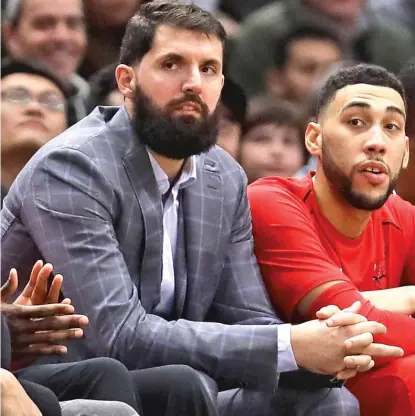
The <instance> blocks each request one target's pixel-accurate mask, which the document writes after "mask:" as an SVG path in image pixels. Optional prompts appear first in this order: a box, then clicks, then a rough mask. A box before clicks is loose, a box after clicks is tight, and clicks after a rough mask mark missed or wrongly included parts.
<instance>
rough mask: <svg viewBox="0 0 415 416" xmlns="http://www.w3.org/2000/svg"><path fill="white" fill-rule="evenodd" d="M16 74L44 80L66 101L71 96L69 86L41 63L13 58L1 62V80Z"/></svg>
mask: <svg viewBox="0 0 415 416" xmlns="http://www.w3.org/2000/svg"><path fill="white" fill-rule="evenodd" d="M16 73H23V74H31V75H38V76H40V77H43V78H46V79H47V80H49V81H51V82H52V83H54V84H55V85H56V87H58V88H59V90H60V91H61V92H62V94H63V96H64V97H65V98H66V99H67V100H68V99H69V98H70V97H71V96H72V91H71V89H70V86H69V85H68V84H66V82H65V81H64V80H62V79H61V78H60V77H59V76H58V75H56V74H55V73H54V72H53V71H52V70H50V69H49V67H48V66H46V65H45V64H44V63H42V62H38V61H33V60H30V61H29V60H26V59H14V58H4V59H2V60H1V78H4V77H6V76H7V75H11V74H16Z"/></svg>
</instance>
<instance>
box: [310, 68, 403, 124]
mask: <svg viewBox="0 0 415 416" xmlns="http://www.w3.org/2000/svg"><path fill="white" fill-rule="evenodd" d="M356 84H369V85H375V86H379V87H387V88H392V89H393V90H395V91H397V92H398V93H399V95H400V96H401V97H402V99H403V101H404V103H405V108H406V96H405V91H404V88H403V86H402V84H401V82H400V81H399V79H398V78H397V77H396V76H395V75H394V74H392V73H391V72H389V71H388V70H387V69H385V68H383V67H381V66H378V65H372V64H358V65H354V66H352V67H347V68H341V69H339V70H338V71H337V72H335V73H334V74H333V75H331V76H330V77H329V79H328V80H327V82H326V83H325V84H324V86H323V87H322V89H321V92H320V96H319V98H318V100H317V108H316V113H317V117H319V116H320V115H321V112H322V111H323V109H324V108H326V106H327V105H328V104H329V103H330V102H331V100H333V98H334V97H335V95H336V93H337V91H338V90H341V89H342V88H344V87H347V86H348V85H356Z"/></svg>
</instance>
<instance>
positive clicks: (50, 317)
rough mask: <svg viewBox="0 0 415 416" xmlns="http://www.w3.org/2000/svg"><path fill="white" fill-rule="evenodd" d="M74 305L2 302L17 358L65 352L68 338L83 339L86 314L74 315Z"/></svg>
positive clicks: (13, 352)
mask: <svg viewBox="0 0 415 416" xmlns="http://www.w3.org/2000/svg"><path fill="white" fill-rule="evenodd" d="M73 312H74V307H73V306H72V305H66V304H62V303H58V304H50V305H36V306H28V305H16V304H14V303H13V304H7V303H2V304H1V313H2V314H3V315H4V316H5V317H6V319H7V323H8V325H9V328H10V335H11V340H12V354H13V359H16V358H17V359H18V358H21V357H29V356H40V355H51V354H65V353H66V352H67V348H66V346H64V345H61V344H62V343H63V342H64V341H67V340H70V339H73V338H81V337H82V336H83V330H82V329H81V328H82V327H83V326H85V325H87V324H88V318H87V317H86V316H84V315H73Z"/></svg>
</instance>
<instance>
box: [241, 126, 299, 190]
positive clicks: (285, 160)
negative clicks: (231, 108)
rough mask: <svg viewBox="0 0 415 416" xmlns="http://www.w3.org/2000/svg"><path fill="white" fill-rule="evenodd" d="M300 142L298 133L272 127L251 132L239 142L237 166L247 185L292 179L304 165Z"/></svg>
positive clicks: (288, 128) (285, 128)
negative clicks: (276, 178)
mask: <svg viewBox="0 0 415 416" xmlns="http://www.w3.org/2000/svg"><path fill="white" fill-rule="evenodd" d="M301 141H302V138H301V137H300V132H299V131H298V129H296V128H294V127H292V126H285V125H278V124H274V123H270V124H262V125H258V126H255V127H253V128H252V129H250V130H249V131H248V132H247V133H246V134H245V136H244V137H243V139H242V142H241V150H240V163H241V165H242V167H243V168H244V170H245V172H246V174H247V176H248V180H249V182H250V183H251V182H253V181H255V180H257V179H259V178H263V177H265V176H274V175H276V176H283V177H289V176H292V175H294V174H295V173H296V172H297V171H298V170H299V169H300V167H301V166H302V165H303V162H304V160H303V159H304V156H303V154H304V153H303V146H302V144H301Z"/></svg>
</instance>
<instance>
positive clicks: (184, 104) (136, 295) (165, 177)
mask: <svg viewBox="0 0 415 416" xmlns="http://www.w3.org/2000/svg"><path fill="white" fill-rule="evenodd" d="M225 36H226V35H225V32H224V30H223V27H222V26H221V25H220V23H219V22H218V21H217V20H216V19H215V18H213V17H212V16H211V15H210V14H209V13H208V12H206V11H202V10H201V9H199V8H198V7H197V6H194V5H183V4H180V3H175V2H171V1H158V0H156V1H153V2H150V3H148V4H145V5H143V6H142V7H141V9H140V10H139V12H138V13H137V14H136V15H135V16H134V17H133V18H132V19H131V21H130V22H129V24H128V26H127V29H126V33H125V37H124V39H123V43H122V47H121V56H120V62H121V63H120V65H119V66H118V67H117V69H116V78H117V82H118V87H119V89H120V91H121V92H122V94H123V95H124V97H125V106H124V107H121V108H118V107H99V108H97V109H96V110H94V111H93V112H92V113H91V115H89V116H88V117H86V118H85V119H84V120H83V121H81V122H80V123H78V124H77V125H75V126H73V127H72V128H71V129H69V130H68V131H67V132H65V133H64V134H62V135H61V136H59V137H58V138H56V139H54V140H52V141H51V142H50V143H49V144H47V145H46V146H44V147H43V148H42V149H41V150H40V151H39V152H38V153H37V154H36V155H35V157H34V158H33V159H32V160H31V161H30V162H29V163H28V165H27V166H26V167H25V169H24V170H23V171H22V173H21V174H20V175H19V177H18V178H17V180H16V181H15V183H14V185H13V186H12V188H11V190H10V192H9V194H8V196H7V197H6V199H5V201H4V208H3V211H2V217H1V227H2V270H3V271H4V270H8V269H9V266H10V265H13V266H14V267H16V268H17V269H18V271H19V273H20V274H21V275H22V276H23V275H25V274H24V268H25V267H26V266H29V265H31V264H32V263H33V260H34V259H37V258H38V257H43V258H44V259H45V260H47V261H48V262H51V263H53V264H54V265H55V270H57V271H59V272H60V273H62V274H63V275H64V276H65V282H64V285H63V293H64V295H65V296H66V297H70V298H71V300H72V303H73V304H74V306H75V307H76V309H77V310H78V311H79V313H82V314H86V315H87V316H88V318H89V322H90V324H89V330H87V331H85V332H86V345H85V346H86V348H87V350H85V352H84V355H83V357H87V356H91V355H92V356H96V355H98V356H111V357H114V358H117V359H119V360H120V361H122V362H123V363H124V364H125V365H126V366H127V367H128V368H129V369H140V368H148V367H156V366H165V365H171V364H182V365H187V366H189V367H191V368H193V369H195V370H198V371H199V372H200V373H199V374H201V377H203V379H204V381H205V382H206V386H207V388H209V391H210V394H211V397H212V402H213V403H214V405H215V407H216V408H217V409H218V412H219V413H220V414H223V415H227V416H228V415H232V414H238V415H245V414H246V415H276V414H290V415H294V414H295V415H297V414H304V413H305V412H308V413H307V414H310V415H320V414H322V415H323V414H324V415H325V414H327V415H332V414H336V415H347V416H351V415H357V414H358V404H357V402H356V401H355V399H354V398H353V397H352V396H351V395H350V393H348V391H347V390H346V389H344V388H340V389H332V390H331V389H328V388H320V389H316V390H314V391H312V392H310V391H303V392H302V393H301V394H298V393H299V392H298V391H296V390H293V389H290V388H277V387H278V380H279V374H280V373H281V372H285V371H290V370H296V369H297V368H298V367H303V368H305V369H308V370H311V371H313V372H316V373H323V374H328V375H331V376H334V375H337V376H338V377H339V378H349V377H351V376H353V375H354V374H356V371H365V370H367V369H369V368H371V366H372V365H373V362H372V360H371V356H372V355H400V354H401V353H402V351H401V350H400V349H397V348H394V347H389V346H384V345H375V344H372V338H371V334H373V333H377V332H379V331H384V327H383V326H382V325H379V324H378V323H376V322H364V321H365V319H364V318H362V317H361V316H360V315H358V314H356V313H350V312H346V313H340V315H339V314H337V315H336V316H334V317H333V318H332V319H333V320H334V321H335V326H334V327H333V326H329V324H328V323H327V322H325V321H322V320H315V321H311V322H307V323H304V324H301V325H293V326H291V325H289V324H282V322H281V321H280V320H279V319H278V318H277V317H276V316H275V314H274V312H273V310H272V307H271V306H270V303H269V300H268V298H267V296H266V292H265V290H264V287H263V284H262V279H261V276H260V275H259V272H258V267H257V264H256V261H255V257H254V255H253V245H252V233H251V217H250V211H249V206H248V202H247V198H246V189H245V188H246V177H245V175H244V173H243V171H242V169H241V167H240V166H239V165H238V164H237V163H236V162H235V161H234V160H233V159H232V157H231V156H229V155H228V154H227V153H226V152H225V151H223V150H222V149H220V148H218V147H216V146H214V144H215V140H216V131H217V115H216V112H215V108H216V105H217V102H218V100H219V97H220V92H221V89H222V85H223V82H224V79H223V75H222V58H223V44H224V41H225ZM353 310H354V311H355V310H356V308H354V309H353ZM336 323H337V324H336ZM349 338H352V340H353V341H354V342H352V347H351V348H350V349H347V348H346V347H345V341H346V340H347V339H349ZM81 358H82V357H81ZM327 386H330V384H327ZM218 392H219V393H218ZM139 393H140V398H141V401H142V403H143V408H144V409H143V410H144V414H145V415H146V414H153V413H151V412H150V411H147V412H146V393H147V392H143V391H139ZM284 412H286V413H284Z"/></svg>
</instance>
